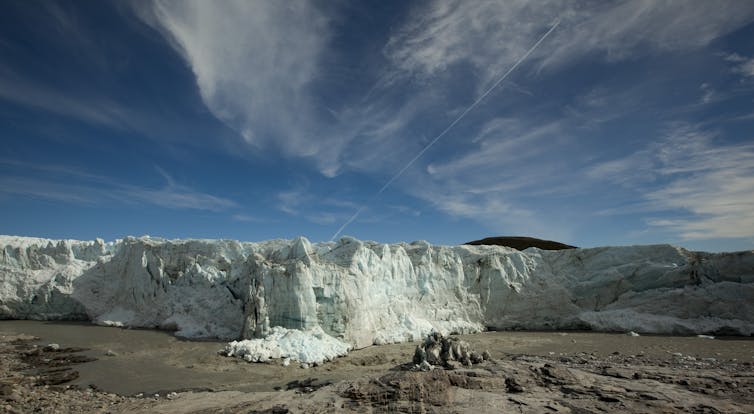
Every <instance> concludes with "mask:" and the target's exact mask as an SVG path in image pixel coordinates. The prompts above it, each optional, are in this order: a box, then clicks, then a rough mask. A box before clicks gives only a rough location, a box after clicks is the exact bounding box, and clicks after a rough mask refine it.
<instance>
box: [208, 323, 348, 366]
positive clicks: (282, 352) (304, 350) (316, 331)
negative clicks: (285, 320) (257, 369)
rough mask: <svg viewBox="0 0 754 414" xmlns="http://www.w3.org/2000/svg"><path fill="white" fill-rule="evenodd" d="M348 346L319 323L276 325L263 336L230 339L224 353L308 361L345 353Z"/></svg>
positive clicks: (259, 359)
mask: <svg viewBox="0 0 754 414" xmlns="http://www.w3.org/2000/svg"><path fill="white" fill-rule="evenodd" d="M351 348H352V347H351V345H350V344H347V343H345V342H343V341H340V340H338V339H335V338H333V337H332V336H330V335H328V334H326V333H325V332H324V331H323V330H322V328H320V327H315V328H312V329H308V330H304V331H301V330H298V329H286V328H282V327H280V326H276V327H273V328H272V329H271V330H270V333H268V334H267V336H265V337H264V338H258V339H245V340H242V341H233V342H230V343H229V344H228V345H226V346H225V350H224V351H223V354H224V355H226V356H229V357H237V358H243V359H244V360H246V361H247V362H267V361H269V360H271V359H283V360H284V361H286V360H287V361H297V362H301V363H302V364H307V365H310V364H319V363H322V362H325V361H331V360H333V359H335V358H337V357H341V356H345V355H346V354H347V353H348V351H350V350H351Z"/></svg>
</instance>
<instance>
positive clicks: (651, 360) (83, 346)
mask: <svg viewBox="0 0 754 414" xmlns="http://www.w3.org/2000/svg"><path fill="white" fill-rule="evenodd" d="M462 338H463V339H464V340H466V341H467V342H469V344H470V345H471V346H472V347H473V348H475V349H477V350H479V351H482V350H488V351H489V352H490V354H491V356H492V359H491V360H490V361H487V362H484V363H482V364H479V365H474V366H473V367H458V368H456V369H453V370H446V369H443V368H437V369H435V370H432V371H429V372H415V371H411V370H409V369H408V368H410V367H411V364H408V363H409V362H410V361H411V357H412V355H413V350H414V347H415V346H416V344H415V343H404V344H395V345H384V346H379V347H369V348H365V349H362V350H357V351H354V352H352V353H350V354H349V355H348V356H346V357H343V358H339V359H337V360H335V361H334V362H331V363H326V364H323V365H320V366H317V367H312V368H308V369H302V368H299V367H298V366H294V365H291V366H288V367H284V366H282V365H280V364H271V363H270V364H249V363H246V362H243V361H242V360H239V359H235V358H227V357H223V356H220V355H219V354H218V353H217V351H218V350H220V349H222V348H223V346H224V343H223V342H197V341H184V340H181V339H178V338H175V337H174V336H172V335H170V333H167V332H160V331H150V330H129V329H119V328H108V327H99V326H93V325H89V324H79V323H64V322H32V321H0V412H76V413H78V412H82V413H84V412H114V413H115V412H163V413H178V412H195V413H220V412H244V413H248V412H255V411H257V412H331V411H346V412H348V411H353V412H384V411H387V412H392V411H396V412H493V411H496V412H500V411H503V412H505V410H508V411H511V412H564V413H567V412H578V413H589V412H604V411H630V412H712V413H714V412H725V413H728V412H742V413H745V412H754V366H752V363H754V340H752V339H750V338H741V337H729V338H717V339H709V338H700V337H696V336H693V337H669V336H644V335H643V336H637V337H633V336H628V335H626V334H602V333H590V332H488V333H482V334H475V335H464V336H462ZM51 344H54V345H51ZM156 395H157V396H156Z"/></svg>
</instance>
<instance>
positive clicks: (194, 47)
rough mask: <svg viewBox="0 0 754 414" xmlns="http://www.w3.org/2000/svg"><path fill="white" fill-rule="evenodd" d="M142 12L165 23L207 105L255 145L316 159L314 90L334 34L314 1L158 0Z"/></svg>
mask: <svg viewBox="0 0 754 414" xmlns="http://www.w3.org/2000/svg"><path fill="white" fill-rule="evenodd" d="M152 6H153V7H151V9H150V10H140V14H141V16H142V18H144V19H145V20H146V21H147V22H149V23H150V24H152V25H153V26H154V27H156V28H157V29H159V30H160V31H161V32H162V33H163V34H164V35H165V37H166V38H167V39H168V40H169V41H170V42H171V44H172V45H173V47H174V48H175V49H176V50H177V51H178V52H179V53H180V54H181V55H182V56H183V58H184V59H185V61H186V63H187V64H188V65H189V67H190V68H191V70H192V71H193V72H194V75H195V76H196V83H197V85H198V88H199V93H200V94H201V97H202V99H203V101H204V103H205V105H206V106H207V108H208V109H209V110H210V111H211V112H212V113H213V114H214V115H215V116H216V117H217V118H218V119H220V120H221V121H223V122H224V123H225V124H227V125H228V126H230V127H231V128H233V129H234V130H236V131H237V132H238V133H239V135H240V136H241V137H243V139H244V141H245V142H246V143H247V144H248V145H249V146H251V147H253V148H257V149H263V150H270V149H272V150H278V151H281V152H282V153H283V154H285V155H288V156H291V157H302V158H312V159H315V160H316V159H318V155H319V154H320V153H321V152H322V151H324V149H325V148H327V147H328V145H327V144H328V137H327V136H322V135H319V134H318V132H321V127H320V125H319V124H320V121H319V119H318V118H317V115H316V113H317V110H316V106H317V102H315V100H314V98H313V97H312V94H311V92H310V90H309V87H310V86H311V83H312V82H313V81H314V80H315V78H316V77H317V76H318V73H319V70H320V66H321V62H320V55H321V53H322V51H323V49H324V47H325V45H326V42H327V41H328V34H329V28H328V17H327V16H326V14H325V13H323V12H322V11H321V10H320V9H318V8H317V7H316V5H315V4H314V3H311V2H304V1H295V2H269V1H234V0H229V1H222V2H211V3H210V2H205V1H196V0H191V1H170V0H165V1H162V0H158V1H155V2H153V3H152Z"/></svg>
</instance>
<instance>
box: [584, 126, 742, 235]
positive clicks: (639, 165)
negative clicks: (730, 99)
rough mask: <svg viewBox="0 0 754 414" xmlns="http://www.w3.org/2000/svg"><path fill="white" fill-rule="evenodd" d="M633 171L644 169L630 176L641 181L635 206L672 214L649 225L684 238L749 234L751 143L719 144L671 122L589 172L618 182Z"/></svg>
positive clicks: (694, 129)
mask: <svg viewBox="0 0 754 414" xmlns="http://www.w3.org/2000/svg"><path fill="white" fill-rule="evenodd" d="M634 172H644V174H645V176H644V179H643V180H642V181H641V182H637V181H636V180H633V181H632V182H633V184H634V185H636V187H637V189H638V187H639V186H640V185H643V190H642V196H643V197H644V199H645V200H646V203H645V204H643V205H642V206H641V210H642V211H644V212H646V213H649V212H651V211H654V212H663V211H670V212H673V213H674V214H675V215H676V217H675V218H672V219H661V218H655V219H650V220H649V221H648V223H649V224H650V225H651V226H653V227H656V228H664V229H667V230H671V231H672V232H674V233H676V234H677V235H679V236H680V237H682V238H683V239H686V240H691V239H714V238H725V237H751V236H753V235H754V144H750V143H742V144H728V145H724V144H723V143H720V142H718V137H717V135H716V134H714V133H711V132H708V131H704V130H701V129H699V128H697V127H693V126H689V125H674V126H673V127H672V128H671V130H670V131H669V132H668V134H667V135H666V136H665V137H664V138H663V139H662V140H661V141H659V142H657V143H654V144H651V145H649V147H648V148H646V149H644V150H641V151H638V152H637V153H635V154H633V155H631V156H629V157H626V158H624V159H619V160H614V161H609V162H607V163H603V164H599V165H597V166H595V167H594V168H593V170H592V177H593V178H597V177H601V178H602V179H607V180H610V181H613V182H616V183H623V182H624V181H625V178H624V177H626V176H630V175H631V174H633V173H634ZM677 217H680V218H677Z"/></svg>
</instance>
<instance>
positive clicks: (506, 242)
mask: <svg viewBox="0 0 754 414" xmlns="http://www.w3.org/2000/svg"><path fill="white" fill-rule="evenodd" d="M466 244H471V245H474V246H479V245H489V246H507V247H512V248H514V249H516V250H525V249H527V248H529V247H537V248H540V249H542V250H563V249H576V248H577V247H576V246H569V245H567V244H563V243H558V242H556V241H552V240H542V239H535V238H534V237H510V236H503V237H487V238H486V239H482V240H474V241H471V242H468V243H466Z"/></svg>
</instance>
